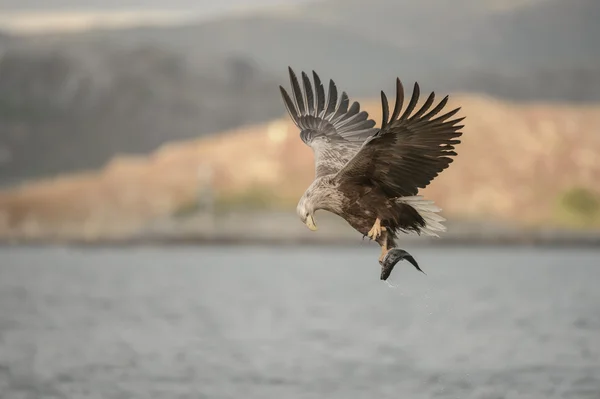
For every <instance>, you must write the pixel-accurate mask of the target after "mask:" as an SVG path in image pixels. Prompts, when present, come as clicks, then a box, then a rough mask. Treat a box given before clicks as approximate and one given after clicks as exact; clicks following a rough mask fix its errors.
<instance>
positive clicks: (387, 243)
mask: <svg viewBox="0 0 600 399" xmlns="http://www.w3.org/2000/svg"><path fill="white" fill-rule="evenodd" d="M377 243H378V244H379V245H381V256H379V264H381V263H382V262H383V259H384V258H385V256H386V255H387V253H388V252H389V251H390V249H392V248H393V247H394V246H395V243H394V239H393V238H392V237H389V233H388V231H387V230H386V228H385V227H383V228H382V232H381V235H380V236H379V238H378V239H377Z"/></svg>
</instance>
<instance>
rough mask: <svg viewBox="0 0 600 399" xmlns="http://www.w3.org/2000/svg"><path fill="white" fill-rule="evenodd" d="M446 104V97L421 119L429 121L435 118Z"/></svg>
mask: <svg viewBox="0 0 600 399" xmlns="http://www.w3.org/2000/svg"><path fill="white" fill-rule="evenodd" d="M447 102H448V96H446V97H444V98H443V99H442V101H440V102H439V104H438V105H436V106H435V108H434V109H432V110H431V111H429V113H428V114H427V115H424V116H423V118H422V119H430V118H431V117H433V116H436V115H437V114H438V113H439V112H440V111H441V110H442V109H444V107H445V106H446V103H447Z"/></svg>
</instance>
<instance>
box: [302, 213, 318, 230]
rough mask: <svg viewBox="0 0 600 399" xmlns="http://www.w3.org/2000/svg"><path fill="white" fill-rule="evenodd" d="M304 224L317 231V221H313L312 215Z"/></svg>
mask: <svg viewBox="0 0 600 399" xmlns="http://www.w3.org/2000/svg"><path fill="white" fill-rule="evenodd" d="M304 223H305V224H306V227H308V228H309V229H311V230H312V231H316V230H317V225H316V224H315V219H313V217H312V215H308V217H307V218H306V221H305V222H304Z"/></svg>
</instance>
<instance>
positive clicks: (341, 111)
mask: <svg viewBox="0 0 600 399" xmlns="http://www.w3.org/2000/svg"><path fill="white" fill-rule="evenodd" d="M349 103H350V99H349V98H348V94H346V92H345V91H343V92H342V97H341V99H340V103H339V104H338V107H337V110H336V111H335V114H334V115H333V116H332V117H331V123H333V124H334V125H337V123H338V122H339V120H340V119H342V118H343V117H344V115H345V114H346V112H348V104H349Z"/></svg>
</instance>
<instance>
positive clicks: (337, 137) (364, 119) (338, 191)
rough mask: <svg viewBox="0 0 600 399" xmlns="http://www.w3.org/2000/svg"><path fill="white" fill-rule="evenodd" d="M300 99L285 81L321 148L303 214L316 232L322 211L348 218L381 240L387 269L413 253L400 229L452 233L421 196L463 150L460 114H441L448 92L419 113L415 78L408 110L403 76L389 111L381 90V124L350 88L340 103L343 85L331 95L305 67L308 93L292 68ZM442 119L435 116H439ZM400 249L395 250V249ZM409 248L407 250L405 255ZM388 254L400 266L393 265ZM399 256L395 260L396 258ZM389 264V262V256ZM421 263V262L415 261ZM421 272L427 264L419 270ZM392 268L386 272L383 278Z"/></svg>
mask: <svg viewBox="0 0 600 399" xmlns="http://www.w3.org/2000/svg"><path fill="white" fill-rule="evenodd" d="M289 72H290V81H291V84H292V97H293V98H294V100H292V98H291V97H290V96H289V95H288V94H287V92H286V91H285V90H284V89H283V88H282V87H280V89H281V93H282V96H283V99H284V103H285V105H286V108H287V110H288V112H289V113H290V116H291V118H292V120H293V121H294V123H295V124H296V125H297V126H298V128H299V129H300V138H301V139H302V140H303V141H304V143H305V144H307V145H308V146H310V147H311V148H312V149H313V152H314V154H315V171H316V176H315V180H314V181H313V182H312V184H311V185H310V187H308V189H307V190H306V192H305V193H304V194H303V195H302V198H300V201H299V202H298V206H297V213H298V215H299V216H300V218H301V220H302V221H303V222H304V223H306V224H307V226H308V227H309V228H310V229H311V230H316V225H315V222H314V213H315V212H316V211H317V210H325V211H329V212H332V213H334V214H336V215H338V216H340V217H342V218H343V219H345V220H346V221H347V222H348V224H350V226H352V227H353V228H354V229H355V230H357V231H358V232H360V233H361V234H362V235H363V236H367V235H368V236H369V237H370V238H371V239H374V240H376V241H377V242H378V243H379V245H380V246H381V249H382V253H381V257H380V259H379V261H380V263H381V264H382V267H384V268H386V269H389V270H387V272H386V273H385V274H386V276H385V278H387V275H389V272H391V268H393V266H394V264H395V263H396V262H398V260H400V259H401V258H402V256H404V257H405V258H406V259H408V260H410V261H411V263H413V262H412V261H414V259H412V257H410V255H408V254H407V253H406V252H405V251H403V250H399V249H396V248H395V242H394V239H395V238H397V234H398V233H399V232H404V233H409V232H415V233H417V234H427V235H433V236H437V232H439V231H444V230H445V228H444V226H443V225H442V224H441V222H443V221H444V220H445V219H444V218H442V217H441V216H440V215H438V214H437V213H438V212H439V211H440V209H439V208H437V207H436V206H435V205H434V204H433V202H432V201H426V200H424V199H423V198H422V197H421V196H419V195H417V194H418V190H419V188H424V187H426V186H427V185H428V184H429V183H430V182H431V181H432V180H433V179H434V178H435V177H436V176H437V175H438V174H439V173H440V172H441V171H442V170H444V169H446V168H447V167H448V165H449V164H450V163H451V162H452V159H451V158H450V156H453V155H456V153H455V152H454V145H456V144H458V143H460V141H459V140H456V137H459V136H460V135H461V134H462V133H460V132H459V129H460V128H461V127H462V126H460V125H458V126H457V125H456V124H457V123H458V122H459V121H461V120H462V119H463V118H461V119H454V120H450V121H447V119H449V118H450V117H451V116H453V115H454V114H456V112H458V109H455V110H452V111H450V112H448V113H446V114H444V115H442V116H438V117H435V116H436V115H437V114H438V113H439V112H440V111H441V110H442V109H443V108H444V106H445V105H446V102H447V99H448V97H445V98H444V99H443V100H442V101H441V102H440V103H439V104H438V105H437V106H435V107H434V108H432V109H430V107H431V105H432V104H433V100H434V93H431V95H430V96H429V97H428V98H427V100H426V101H425V103H424V104H423V105H422V106H421V108H419V109H418V110H417V111H416V112H414V113H413V111H414V110H415V108H416V105H417V101H418V98H419V86H418V84H416V83H415V86H414V91H413V94H412V96H411V99H410V101H409V103H408V105H407V108H406V109H405V110H404V112H402V113H401V110H402V105H403V101H404V92H403V87H402V84H401V82H400V80H399V79H397V81H396V83H397V87H396V90H397V91H396V104H395V107H394V111H393V113H392V115H391V118H390V115H389V109H388V102H387V98H386V96H385V94H384V93H383V92H382V93H381V98H382V106H383V120H382V125H381V127H380V128H379V129H377V128H374V126H375V122H374V121H373V120H371V119H368V115H367V113H366V112H365V111H362V112H361V111H360V106H359V104H358V103H357V102H354V103H353V104H352V106H350V107H349V98H348V96H347V95H346V93H344V92H343V93H342V95H341V99H340V101H339V102H338V96H337V88H336V86H335V83H333V81H331V80H330V81H329V92H328V94H327V98H326V96H325V90H324V88H323V85H322V84H321V81H320V79H319V77H318V75H317V74H316V73H315V72H313V78H314V89H313V86H312V84H311V82H310V80H309V78H308V76H307V75H306V74H305V73H302V82H303V86H304V92H303V91H302V90H301V88H300V84H299V83H298V79H297V77H296V75H295V73H294V72H293V71H292V70H291V68H290V70H289ZM434 117H435V118H434ZM391 250H396V252H395V254H394V256H388V255H391V253H390V254H388V253H389V252H390V251H391ZM400 252H402V253H403V254H405V255H401V256H400V255H398V254H399V253H400ZM388 258H389V260H390V262H393V264H391V265H388V264H386V262H388ZM392 259H393V261H392ZM388 263H389V262H388ZM413 264H414V265H415V267H417V268H418V269H419V267H418V266H417V264H416V262H415V263H413ZM419 270H420V269H419ZM385 278H384V272H383V271H382V279H385Z"/></svg>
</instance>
